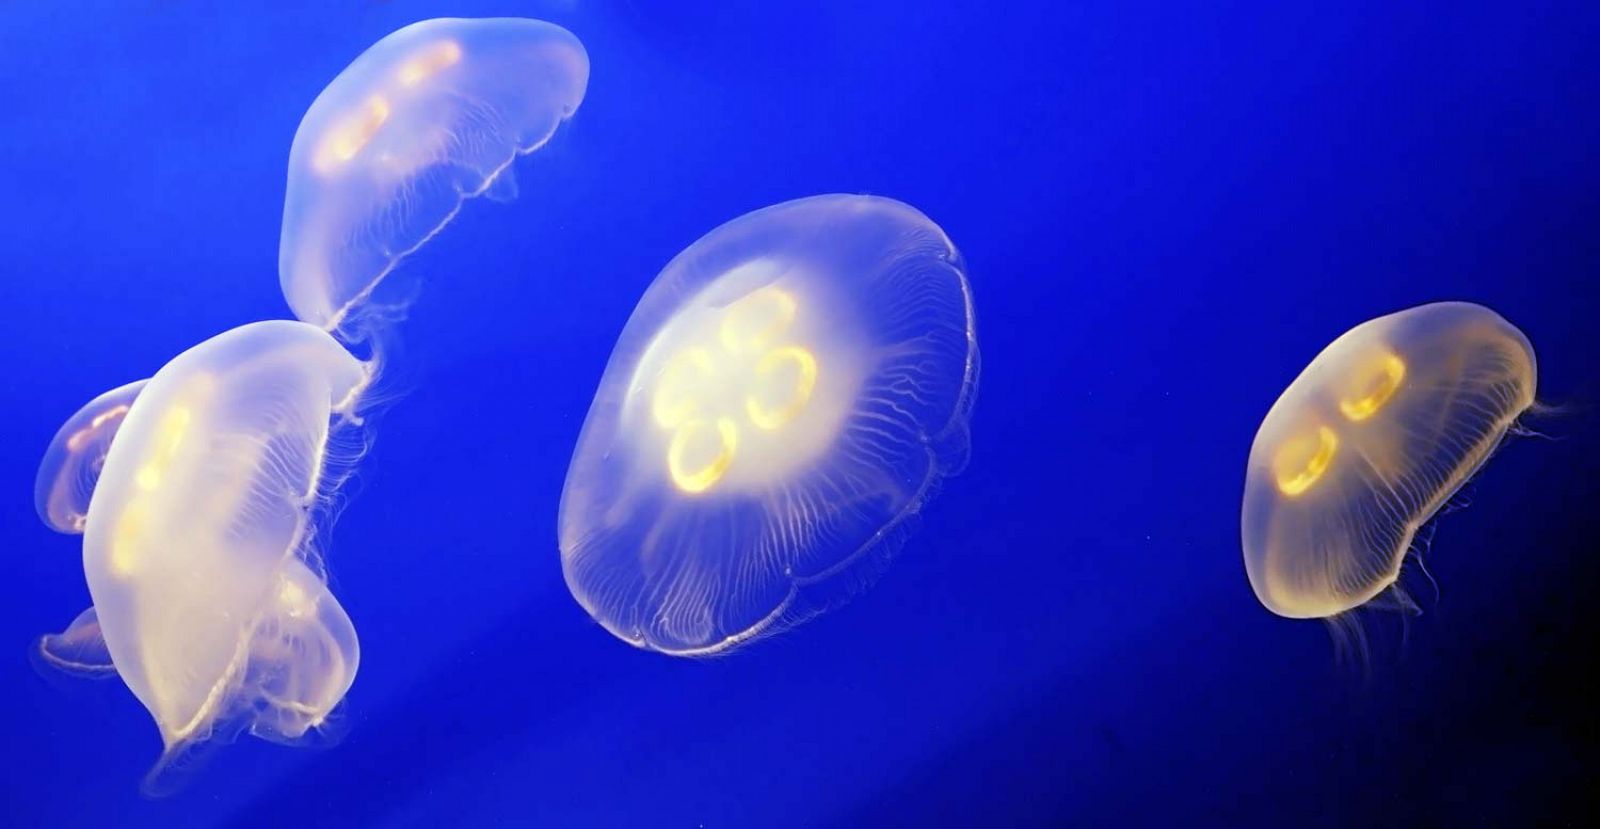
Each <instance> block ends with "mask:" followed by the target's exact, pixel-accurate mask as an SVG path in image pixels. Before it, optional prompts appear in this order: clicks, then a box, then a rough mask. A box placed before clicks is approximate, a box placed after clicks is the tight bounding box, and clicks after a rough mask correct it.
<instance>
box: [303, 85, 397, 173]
mask: <svg viewBox="0 0 1600 829" xmlns="http://www.w3.org/2000/svg"><path fill="white" fill-rule="evenodd" d="M387 120H389V102H388V101H387V100H385V99H384V97H383V96H382V95H374V96H372V97H371V98H368V99H367V106H366V109H365V110H364V111H363V112H360V113H357V114H356V115H354V116H352V117H350V118H348V119H345V120H344V121H341V122H340V123H339V125H338V126H337V127H334V129H333V131H332V132H331V133H329V135H328V137H327V138H326V139H324V140H323V142H322V146H320V147H318V148H317V157H316V160H315V162H314V164H313V166H315V167H316V169H317V171H318V172H321V173H327V172H331V171H333V170H334V169H335V168H337V167H339V166H340V165H342V164H344V163H345V162H347V161H349V160H350V159H352V158H355V157H356V156H357V155H358V154H360V152H361V150H362V148H363V147H366V146H367V143H368V142H370V141H371V140H372V137H373V136H375V135H377V134H378V130H379V129H381V128H382V127H383V123H384V122H385V121H387Z"/></svg>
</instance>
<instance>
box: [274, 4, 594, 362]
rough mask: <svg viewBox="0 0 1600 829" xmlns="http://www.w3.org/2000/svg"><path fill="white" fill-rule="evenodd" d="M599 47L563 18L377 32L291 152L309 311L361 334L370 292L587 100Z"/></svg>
mask: <svg viewBox="0 0 1600 829" xmlns="http://www.w3.org/2000/svg"><path fill="white" fill-rule="evenodd" d="M588 79H589V58H588V55H587V53H586V52H585V51H584V48H583V45H582V44H581V43H580V42H579V41H578V39H577V38H576V37H574V36H573V35H572V33H571V32H568V31H567V30H566V29H563V28H561V27H560V26H556V25H554V24H551V23H546V22H543V21H539V20H527V19H520V18H488V19H458V18H441V19H435V20H425V21H422V22H420V23H414V24H412V25H410V26H406V27H405V28H403V29H400V30H398V31H396V32H394V33H392V34H390V35H388V36H387V37H385V38H383V39H382V40H380V41H378V42H377V43H376V44H374V45H373V46H372V47H371V48H369V49H367V51H365V52H363V53H362V54H361V56H360V57H358V58H356V60H355V61H354V62H352V63H351V64H350V65H349V67H347V68H346V69H345V70H344V71H343V72H341V73H340V74H339V76H338V77H337V78H335V79H334V80H333V82H332V83H330V84H329V85H328V86H327V88H326V89H324V90H323V91H322V93H321V94H320V95H318V96H317V99H316V100H315V101H314V102H313V103H312V104H311V107H310V109H308V110H307V111H306V114H305V117H304V119H303V120H302V121H301V122H300V127H299V129H298V130H297V131H296V132H295V137H294V144H293V146H292V147H291V149H290V151H289V179H288V188H287V192H286V195H285V199H284V209H283V235H282V239H281V242H280V248H279V255H278V270H279V280H280V282H281V284H282V287H283V293H284V297H285V298H286V299H287V300H288V302H289V306H290V308H292V309H293V311H294V313H295V316H297V317H298V318H299V319H301V320H303V321H305V322H309V323H312V324H314V325H317V326H320V327H322V328H323V329H325V330H328V331H337V332H339V333H340V335H341V336H342V337H345V338H346V339H347V340H350V339H354V340H359V339H362V338H364V337H365V336H367V335H368V334H369V333H370V331H368V330H366V328H367V327H369V326H370V323H371V321H370V319H368V317H369V316H370V315H375V314H376V315H381V314H382V313H383V312H384V310H385V309H383V308H382V307H381V304H379V307H374V305H373V303H372V293H373V291H374V290H375V289H376V288H377V287H378V285H379V283H380V282H381V281H382V280H383V279H384V278H385V277H386V276H387V275H388V274H389V272H390V271H391V270H393V269H394V268H395V266H396V265H397V264H398V263H399V262H400V260H402V259H403V258H405V257H406V256H407V255H409V254H410V253H412V252H413V251H415V250H416V249H417V248H419V247H421V246H422V245H423V244H425V243H426V242H427V241H428V240H429V239H431V238H433V236H434V235H435V234H437V233H438V232H439V231H440V230H441V229H442V228H443V227H444V226H445V225H446V224H448V223H449V222H450V220H451V219H452V218H454V217H455V215H456V213H457V211H459V210H460V209H461V205H462V203H463V202H464V201H465V200H467V199H470V198H472V197H474V196H479V195H487V196H489V197H491V198H495V199H501V200H505V199H509V198H512V197H514V196H515V194H516V183H515V180H514V178H513V174H512V171H511V169H510V166H511V163H512V162H513V161H514V160H515V159H516V158H517V157H518V156H520V155H525V154H528V153H531V152H533V151H535V150H537V149H539V148H540V147H543V146H544V145H545V144H546V143H547V142H548V141H549V140H550V138H551V136H552V135H553V134H554V133H555V131H556V128H557V127H558V126H560V124H561V123H562V122H563V121H564V120H566V119H567V118H570V117H571V116H572V114H573V113H574V112H575V111H576V110H577V108H578V106H579V104H581V103H582V101H583V97H584V92H585V90H586V88H587V86H588Z"/></svg>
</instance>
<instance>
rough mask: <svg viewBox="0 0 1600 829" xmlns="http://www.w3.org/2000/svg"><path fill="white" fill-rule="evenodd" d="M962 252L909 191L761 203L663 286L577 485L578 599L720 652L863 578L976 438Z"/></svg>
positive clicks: (582, 459) (623, 626) (566, 535)
mask: <svg viewBox="0 0 1600 829" xmlns="http://www.w3.org/2000/svg"><path fill="white" fill-rule="evenodd" d="M978 373H979V362H978V347H977V333H976V323H975V318H974V313H973V304H972V295H971V290H970V287H969V286H968V282H967V277H966V273H965V270H964V266H963V264H962V261H961V257H960V255H959V254H958V253H957V251H956V249H955V247H954V246H953V245H952V244H951V242H950V240H949V239H948V238H947V237H946V236H945V234H944V232H943V231H942V230H941V229H940V228H939V227H938V226H937V225H935V224H934V223H933V222H932V221H930V220H929V219H928V218H927V217H926V216H924V215H922V214H921V213H919V212H917V211H916V210H915V209H913V208H912V207H910V206H908V205H905V204H902V203H900V202H897V201H894V200H891V199H886V198H877V197H871V196H853V195H826V196H816V197H812V198H806V199H800V200H797V201H792V202H786V203H783V204H779V205H776V206H773V207H769V208H766V209H763V210H758V211H756V212H753V213H750V214H747V215H745V216H742V217H740V218H738V219H735V220H733V221H731V222H728V223H727V224H724V225H722V226H721V227H719V228H717V229H715V230H713V231H712V232H710V233H709V234H707V235H706V236H705V237H703V238H701V239H700V240H699V241H697V242H695V243H694V244H693V245H691V246H690V247H689V248H688V249H686V250H684V251H683V252H682V253H680V254H679V255H678V256H677V257H676V258H675V259H673V260H672V262H670V263H669V264H668V265H667V266H666V268H665V269H664V270H663V271H662V272H661V274H660V275H659V276H657V277H656V279H655V281H654V282H653V283H651V285H650V287H649V288H648V290H646V291H645V294H644V296H643V298H642V299H640V301H639V304H638V306H637V307H636V308H635V309H634V312H633V315H632V317H631V318H630V319H629V320H628V323H627V325H626V327H625V328H624V329H623V331H622V334H621V336H620V337H619V338H618V341H617V345H616V348H615V350H614V351H613V352H612V355H611V358H610V361H609V363H608V364H607V366H606V369H605V373H604V376H603V377H602V378H601V380H600V386H599V390H598V391H597V392H596V394H595V399H594V403H593V405H592V406H591V408H590V410H589V414H588V418H587V419H586V420H585V422H584V425H583V430H582V433H581V435H580V437H579V439H578V443H577V447H576V449H575V450H574V452H573V457H572V463H571V466H570V468H569V470H568V473H567V479H566V484H565V488H564V490H563V492H562V498H561V509H560V517H559V522H558V524H559V534H560V549H561V561H562V567H563V571H564V573H565V576H566V581H567V585H568V587H569V588H570V590H571V592H572V595H573V596H574V598H575V599H576V600H577V601H578V603H579V604H580V605H582V606H583V607H584V608H585V609H586V610H587V611H588V612H589V614H590V615H591V616H592V617H593V618H594V619H595V620H597V621H598V622H600V624H601V625H603V626H604V627H605V628H606V629H607V630H609V631H610V632H611V633H613V634H614V635H616V636H617V637H619V638H621V639H623V640H624V641H627V642H629V643H631V644H633V645H635V646H638V647H641V648H648V649H653V650H658V651H662V652H666V653H671V654H676V655H705V654H714V653H719V652H724V651H727V650H729V649H732V648H734V647H737V646H739V645H741V644H743V643H746V642H749V641H751V640H753V639H756V638H758V637H761V636H764V635H769V634H773V633H776V632H778V631H781V630H783V629H785V628H787V627H789V626H791V625H793V624H795V623H798V622H801V621H804V620H805V619H806V618H808V617H810V616H812V615H814V614H816V613H818V612H821V611H823V610H826V609H828V608H829V607H831V606H832V605H834V604H837V603H838V602H840V601H842V600H844V599H846V598H848V597H849V595H850V594H852V593H854V592H855V591H857V590H858V589H860V588H862V587H863V586H864V585H865V584H867V582H869V581H870V580H871V579H872V577H874V576H876V575H877V573H878V572H879V571H880V570H881V569H882V568H883V567H884V566H885V565H886V564H887V562H888V560H889V558H890V557H891V556H892V555H893V554H894V553H895V552H896V551H897V550H898V549H899V548H900V547H901V546H902V544H903V543H904V542H905V540H906V537H907V535H908V534H909V533H910V531H911V529H912V524H913V523H914V518H915V517H916V516H917V515H918V513H919V512H920V511H921V510H922V508H923V507H924V505H925V504H926V503H927V501H928V500H929V499H930V498H931V497H932V496H933V494H934V492H935V491H936V489H937V488H938V485H939V483H940V481H941V480H942V479H944V478H945V477H946V476H948V475H950V474H953V473H955V472H957V471H959V470H960V469H961V467H962V466H963V465H964V464H965V462H966V458H967V454H968V448H969V444H968V421H969V419H970V415H971V412H972V406H973V401H974V399H975V395H976V393H977V383H978Z"/></svg>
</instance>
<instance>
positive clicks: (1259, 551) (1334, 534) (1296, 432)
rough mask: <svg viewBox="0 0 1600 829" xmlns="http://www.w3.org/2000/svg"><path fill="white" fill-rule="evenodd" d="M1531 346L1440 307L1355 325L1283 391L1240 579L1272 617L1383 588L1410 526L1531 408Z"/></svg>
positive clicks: (1322, 611)
mask: <svg viewBox="0 0 1600 829" xmlns="http://www.w3.org/2000/svg"><path fill="white" fill-rule="evenodd" d="M1535 373H1536V368H1535V363H1534V356H1533V347H1532V346H1531V345H1529V344H1528V340H1527V338H1526V337H1524V336H1523V335H1522V332H1521V331H1518V330H1517V329H1516V328H1515V327H1513V326H1512V325H1511V324H1510V323H1508V322H1506V321H1505V320H1504V319H1503V318H1501V317H1500V315H1498V314H1496V313H1495V312H1493V311H1491V310H1489V309H1487V308H1484V307H1482V306H1479V305H1473V304H1470V303H1465V302H1440V303H1434V304H1431V305H1423V306H1419V307H1416V308H1411V309H1408V310H1405V311H1400V312H1398V313H1394V314H1389V315H1388V316H1383V317H1379V318H1377V319H1375V320H1371V321H1369V322H1365V323H1362V324H1361V325H1358V326H1356V327H1355V328H1352V329H1351V330H1350V331H1348V332H1346V333H1345V334H1344V335H1342V336H1340V337H1339V338H1338V339H1336V340H1334V341H1333V343H1332V344H1331V345H1329V346H1328V347H1327V348H1325V349H1323V351H1322V353H1321V354H1318V355H1317V358H1316V359H1315V360H1312V361H1311V365H1309V366H1307V367H1306V369H1305V371H1303V372H1301V374H1300V376H1299V377H1297V378H1295V381H1294V382H1293V383H1291V384H1290V385H1289V388H1288V389H1287V390H1286V391H1284V393H1283V395H1282V396H1281V397H1279V398H1278V401H1277V402H1276V403H1274V404H1273V406H1272V409H1271V410H1270V411H1268V412H1267V417H1266V419H1265V420H1263V421H1262V423H1261V429H1260V431H1258V432H1257V433H1256V437H1255V443H1254V444H1252V445H1251V447H1250V463H1249V470H1248V472H1247V473H1246V477H1245V490H1244V509H1243V516H1242V521H1241V524H1242V535H1243V543H1244V562H1245V570H1246V572H1247V573H1248V574H1249V577H1250V585H1251V587H1253V588H1254V589H1255V593H1256V597H1257V598H1259V599H1260V600H1261V603H1262V604H1263V605H1265V606H1266V607H1267V609H1268V610H1271V611H1272V612H1274V613H1277V614H1278V615H1280V616H1287V617H1290V618H1297V619H1304V618H1322V617H1331V616H1335V615H1337V614H1340V613H1343V612H1345V611H1347V610H1350V609H1351V608H1354V607H1357V606H1359V605H1362V604H1364V603H1366V602H1368V601H1369V600H1371V599H1372V598H1374V597H1375V596H1377V595H1378V594H1379V593H1381V592H1383V591H1384V590H1386V589H1388V588H1389V587H1390V586H1391V585H1393V584H1394V583H1395V581H1396V579H1398V578H1399V575H1400V565H1401V562H1402V561H1403V560H1404V558H1405V554H1406V551H1407V550H1408V549H1409V548H1410V546H1411V542H1412V538H1413V537H1414V536H1415V535H1416V532H1417V529H1418V528H1419V527H1421V526H1422V525H1423V524H1425V523H1427V521H1428V520H1429V519H1430V518H1432V517H1433V515H1434V513H1435V512H1437V511H1438V510H1439V508H1440V507H1441V506H1443V505H1444V504H1445V503H1446V501H1448V500H1449V498H1450V496H1451V495H1452V494H1453V493H1455V492H1456V490H1458V489H1460V488H1461V485H1462V484H1463V483H1465V482H1466V481H1467V479H1468V478H1470V477H1471V476H1472V474H1473V473H1474V472H1475V471H1477V469H1478V467H1480V466H1482V465H1483V463H1484V462H1485V461H1487V460H1488V459H1489V456H1490V455H1491V454H1492V453H1493V452H1494V450H1495V447H1496V446H1498V445H1499V443H1500V441H1501V439H1502V438H1503V437H1505V434H1506V431H1507V430H1508V429H1509V428H1510V427H1511V425H1512V424H1513V423H1514V422H1515V421H1516V419H1517V417H1518V416H1519V415H1520V414H1521V413H1522V412H1524V411H1526V410H1527V409H1528V408H1529V407H1530V406H1532V405H1533V403H1534V386H1535Z"/></svg>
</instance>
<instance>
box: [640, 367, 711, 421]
mask: <svg viewBox="0 0 1600 829" xmlns="http://www.w3.org/2000/svg"><path fill="white" fill-rule="evenodd" d="M715 372H716V365H715V364H714V363H712V361H711V352H709V351H707V350H705V349H704V348H699V347H696V348H690V349H687V350H685V351H681V352H679V353H678V354H676V355H674V356H673V357H672V359H670V360H668V361H667V364H666V366H664V367H662V369H661V378H660V379H659V380H657V381H656V394H655V397H654V398H652V399H651V401H650V414H651V416H653V417H654V418H655V419H656V424H657V425H659V426H660V427H661V428H663V429H676V428H678V426H679V425H680V424H682V423H683V422H684V421H685V420H688V419H689V418H691V417H693V416H694V415H695V413H696V411H698V409H699V407H698V406H697V405H696V404H695V401H694V395H693V394H692V393H690V392H691V391H692V390H693V388H694V385H695V383H696V381H698V380H704V379H706V378H709V377H710V376H711V375H712V374H713V373H715ZM686 387H687V388H686Z"/></svg>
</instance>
